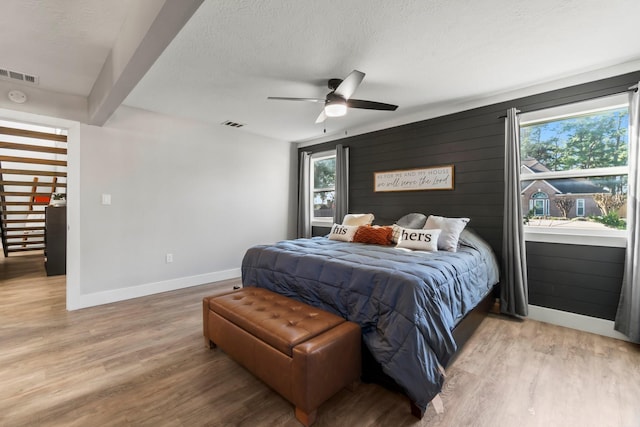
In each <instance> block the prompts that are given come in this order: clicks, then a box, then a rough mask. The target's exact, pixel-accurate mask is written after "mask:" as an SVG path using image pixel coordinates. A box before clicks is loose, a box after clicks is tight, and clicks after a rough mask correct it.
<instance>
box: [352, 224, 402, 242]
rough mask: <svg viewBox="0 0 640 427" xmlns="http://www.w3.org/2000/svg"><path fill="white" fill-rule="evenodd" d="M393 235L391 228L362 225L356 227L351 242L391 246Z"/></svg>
mask: <svg viewBox="0 0 640 427" xmlns="http://www.w3.org/2000/svg"><path fill="white" fill-rule="evenodd" d="M392 234H393V228H392V227H389V226H383V227H381V226H378V225H374V226H370V225H362V226H360V227H358V230H357V231H356V234H355V236H353V242H356V243H369V244H372V245H391V244H393V242H392V241H391V235H392Z"/></svg>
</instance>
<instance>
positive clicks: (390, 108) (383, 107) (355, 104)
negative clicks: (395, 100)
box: [347, 99, 398, 111]
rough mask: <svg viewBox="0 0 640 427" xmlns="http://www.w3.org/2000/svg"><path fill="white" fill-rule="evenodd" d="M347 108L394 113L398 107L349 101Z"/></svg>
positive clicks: (361, 100)
mask: <svg viewBox="0 0 640 427" xmlns="http://www.w3.org/2000/svg"><path fill="white" fill-rule="evenodd" d="M347 107H349V108H364V109H365V110H385V111H395V110H396V109H397V108H398V106H397V105H393V104H385V103H383V102H375V101H365V100H363V99H350V100H348V101H347Z"/></svg>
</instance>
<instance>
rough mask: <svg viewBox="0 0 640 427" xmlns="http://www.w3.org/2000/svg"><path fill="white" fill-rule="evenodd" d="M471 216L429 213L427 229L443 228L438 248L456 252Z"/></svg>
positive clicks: (425, 226)
mask: <svg viewBox="0 0 640 427" xmlns="http://www.w3.org/2000/svg"><path fill="white" fill-rule="evenodd" d="M468 222H469V218H445V217H443V216H435V215H429V218H427V223H426V224H425V225H424V228H425V229H434V228H439V229H440V230H442V233H440V237H439V238H438V249H441V250H444V251H449V252H456V251H457V250H458V239H459V238H460V233H462V230H464V227H466V226H467V223H468Z"/></svg>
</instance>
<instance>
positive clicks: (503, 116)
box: [498, 83, 638, 119]
mask: <svg viewBox="0 0 640 427" xmlns="http://www.w3.org/2000/svg"><path fill="white" fill-rule="evenodd" d="M637 91H638V83H636V84H634V85H633V86H629V87H628V88H627V90H623V91H621V92H617V93H612V94H611V95H616V94H619V93H624V92H637ZM516 112H517V113H520V112H521V111H520V110H516ZM506 117H507V115H506V114H503V115H502V116H498V119H505V118H506Z"/></svg>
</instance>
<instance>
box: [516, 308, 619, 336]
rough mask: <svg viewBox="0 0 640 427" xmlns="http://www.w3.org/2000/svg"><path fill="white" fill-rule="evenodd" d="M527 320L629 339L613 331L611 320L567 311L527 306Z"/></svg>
mask: <svg viewBox="0 0 640 427" xmlns="http://www.w3.org/2000/svg"><path fill="white" fill-rule="evenodd" d="M527 318H528V319H532V320H538V321H540V322H545V323H551V324H553V325H558V326H564V327H565V328H571V329H577V330H579V331H584V332H591V333H592V334H598V335H604V336H605V337H611V338H617V339H619V340H623V341H629V338H627V337H626V336H625V335H623V334H621V333H620V332H618V331H616V330H614V329H613V326H614V322H613V321H612V320H605V319H598V318H597V317H591V316H585V315H582V314H576V313H570V312H568V311H560V310H554V309H552V308H546V307H539V306H537V305H529V316H528V317H527Z"/></svg>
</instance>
